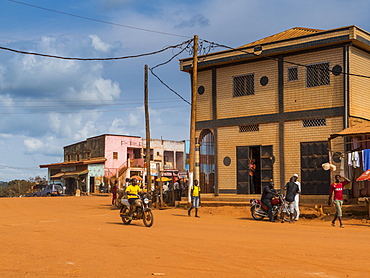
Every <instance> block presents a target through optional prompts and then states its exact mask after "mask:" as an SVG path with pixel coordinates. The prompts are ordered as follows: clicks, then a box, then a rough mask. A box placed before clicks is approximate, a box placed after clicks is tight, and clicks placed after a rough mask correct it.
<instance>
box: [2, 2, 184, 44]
mask: <svg viewBox="0 0 370 278" xmlns="http://www.w3.org/2000/svg"><path fill="white" fill-rule="evenodd" d="M8 1H9V2H13V3H17V4H21V5H25V6H29V7H32V8H36V9H40V10H45V11H49V12H53V13H59V14H63V15H68V16H72V17H77V18H81V19H86V20H90V21H95V22H100V23H104V24H109V25H114V26H119V27H124V28H129V29H134V30H139V31H145V32H151V33H157V34H162V35H169V36H176V37H182V38H189V36H183V35H178V34H172V33H166V32H161V31H155V30H150V29H145V28H139V27H133V26H129V25H123V24H119V23H113V22H108V21H104V20H99V19H94V18H90V17H85V16H80V15H75V14H71V13H66V12H61V11H57V10H53V9H48V8H44V7H40V6H36V5H31V4H27V3H23V2H20V1H15V0H8Z"/></svg>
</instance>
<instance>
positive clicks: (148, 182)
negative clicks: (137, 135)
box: [144, 65, 152, 193]
mask: <svg viewBox="0 0 370 278" xmlns="http://www.w3.org/2000/svg"><path fill="white" fill-rule="evenodd" d="M144 95H145V97H144V101H145V105H144V106H145V130H146V146H145V149H146V151H145V162H146V189H147V190H148V193H151V191H152V179H151V178H152V175H151V173H150V126H149V96H148V65H145V80H144Z"/></svg>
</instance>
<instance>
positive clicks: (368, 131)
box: [329, 122, 370, 139]
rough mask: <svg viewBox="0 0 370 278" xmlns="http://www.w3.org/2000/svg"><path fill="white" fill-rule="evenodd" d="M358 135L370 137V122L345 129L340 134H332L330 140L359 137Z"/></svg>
mask: <svg viewBox="0 0 370 278" xmlns="http://www.w3.org/2000/svg"><path fill="white" fill-rule="evenodd" d="M357 135H370V122H366V123H360V124H356V125H354V126H351V127H348V128H346V129H343V130H342V131H340V132H338V133H334V134H331V135H330V138H329V139H334V138H336V137H339V136H357Z"/></svg>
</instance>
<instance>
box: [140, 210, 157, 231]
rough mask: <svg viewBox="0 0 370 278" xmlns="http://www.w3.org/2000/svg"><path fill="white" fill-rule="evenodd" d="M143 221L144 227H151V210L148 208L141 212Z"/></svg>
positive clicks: (152, 220)
mask: <svg viewBox="0 0 370 278" xmlns="http://www.w3.org/2000/svg"><path fill="white" fill-rule="evenodd" d="M143 222H144V225H145V227H151V226H152V225H153V222H154V216H153V212H152V211H151V210H150V209H146V210H144V212H143Z"/></svg>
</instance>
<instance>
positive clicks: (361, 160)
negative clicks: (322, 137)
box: [328, 122, 370, 202]
mask: <svg viewBox="0 0 370 278" xmlns="http://www.w3.org/2000/svg"><path fill="white" fill-rule="evenodd" d="M336 138H342V140H343V141H342V143H341V144H343V142H344V148H342V150H343V151H335V150H337V149H338V147H337V146H336V144H335V143H333V142H334V139H336ZM328 141H329V144H328V146H329V152H330V154H331V155H330V156H329V157H330V164H332V165H333V164H334V165H335V164H337V165H338V166H339V169H338V166H337V170H336V172H338V171H339V174H341V175H343V176H346V177H348V178H349V179H350V180H351V181H352V188H350V197H351V198H358V200H359V201H364V200H367V202H368V200H369V197H370V181H369V180H370V171H369V170H370V122H365V123H358V124H356V125H354V126H352V127H349V128H346V129H344V130H342V131H340V132H338V133H335V134H331V135H330V137H329V139H328ZM330 174H331V180H333V175H334V173H333V171H331V173H330Z"/></svg>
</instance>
